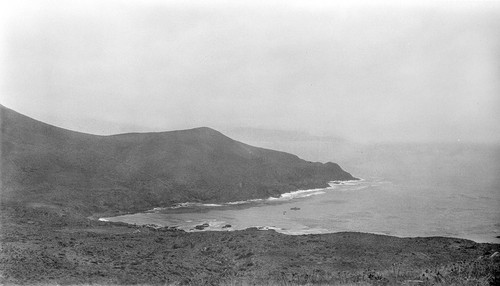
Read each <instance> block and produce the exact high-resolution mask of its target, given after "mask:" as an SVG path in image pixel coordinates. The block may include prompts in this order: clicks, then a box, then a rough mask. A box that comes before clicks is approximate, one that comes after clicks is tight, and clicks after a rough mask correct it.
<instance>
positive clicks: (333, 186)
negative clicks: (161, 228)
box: [146, 178, 365, 212]
mask: <svg viewBox="0 0 500 286" xmlns="http://www.w3.org/2000/svg"><path fill="white" fill-rule="evenodd" d="M364 181H365V179H363V178H359V180H345V181H341V180H333V181H330V182H328V185H329V186H328V187H326V188H316V189H302V190H297V191H292V192H288V193H282V194H280V196H279V197H268V198H266V199H250V200H243V201H233V202H225V203H220V204H215V203H206V204H204V203H197V202H183V203H177V204H175V205H173V206H170V207H156V208H153V209H151V210H148V211H146V212H159V211H162V210H172V209H180V208H188V207H224V206H234V205H243V204H249V203H256V202H264V201H279V200H292V199H294V198H305V197H309V196H313V195H321V194H324V193H325V192H324V191H326V190H333V189H336V187H337V186H354V185H357V184H355V183H360V182H364ZM302 194H304V195H302Z"/></svg>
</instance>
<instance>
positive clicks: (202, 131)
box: [0, 106, 356, 214]
mask: <svg viewBox="0 0 500 286" xmlns="http://www.w3.org/2000/svg"><path fill="white" fill-rule="evenodd" d="M0 110H1V135H2V136H1V151H2V156H1V169H2V174H1V176H2V201H14V202H24V203H44V204H50V205H55V206H67V207H72V208H74V209H78V210H80V211H83V212H84V213H87V214H91V213H103V212H105V213H113V212H134V211H140V210H145V209H149V208H152V207H159V206H168V205H171V204H174V203H179V202H186V201H194V202H226V201H236V200H245V199H254V198H266V197H270V196H279V195H280V194H282V193H285V192H290V191H295V190H297V189H310V188H320V187H327V186H328V182H329V181H332V180H354V179H356V178H354V177H353V176H351V174H349V173H347V172H345V171H344V170H342V168H341V167H340V166H339V165H337V164H335V163H331V162H329V163H325V164H324V163H319V162H309V161H305V160H302V159H300V158H299V157H297V156H295V155H292V154H288V153H284V152H279V151H274V150H268V149H263V148H258V147H254V146H250V145H247V144H244V143H242V142H238V141H236V140H233V139H231V138H229V137H227V136H225V135H223V134H222V133H220V132H218V131H216V130H213V129H210V128H207V127H202V128H195V129H189V130H180V131H170V132H158V133H128V134H119V135H111V136H98V135H91V134H85V133H79V132H74V131H70V130H66V129H63V128H59V127H56V126H52V125H49V124H46V123H43V122H40V121H37V120H35V119H32V118H29V117H27V116H24V115H21V114H19V113H17V112H15V111H13V110H10V109H8V108H6V107H4V106H1V109H0Z"/></svg>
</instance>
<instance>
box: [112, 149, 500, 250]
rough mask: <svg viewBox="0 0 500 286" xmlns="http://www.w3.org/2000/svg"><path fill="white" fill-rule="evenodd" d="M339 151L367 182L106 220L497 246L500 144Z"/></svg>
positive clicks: (348, 166)
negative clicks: (436, 238) (422, 238)
mask: <svg viewBox="0 0 500 286" xmlns="http://www.w3.org/2000/svg"><path fill="white" fill-rule="evenodd" d="M342 152H343V153H342V154H340V153H339V154H333V155H336V157H338V158H340V159H341V161H345V162H344V163H342V162H340V164H341V166H342V167H343V168H344V169H346V170H347V171H349V172H351V173H352V174H353V175H354V176H357V177H360V178H363V180H361V181H356V182H345V183H342V184H332V187H330V188H327V189H316V190H307V191H301V192H295V193H291V194H285V195H283V196H282V197H281V198H278V199H266V200H258V201H252V202H235V203H233V204H221V205H201V204H184V205H179V206H177V207H174V208H166V209H156V210H154V211H150V212H146V213H138V214H132V215H124V216H119V217H113V218H106V219H107V220H111V221H122V222H127V223H135V224H157V225H161V226H177V227H179V228H181V229H184V230H187V231H196V230H193V229H194V227H195V226H196V225H200V224H203V223H208V224H209V225H210V226H209V227H207V228H206V229H205V230H225V231H227V230H235V229H245V228H248V227H253V226H255V227H262V228H273V229H276V230H277V231H279V232H282V233H286V234H306V233H329V232H339V231H357V232H371V233H381V234H388V235H395V236H402V237H406V236H450V237H461V238H467V239H472V240H474V241H478V242H496V243H500V239H499V238H497V236H500V179H499V176H500V148H498V147H495V146H476V145H472V146H469V145H466V146H464V145H390V146H389V145H384V146H369V147H366V146H365V147H357V148H352V149H349V150H347V151H346V150H343V151H342ZM330 155H332V154H330ZM334 161H335V160H334ZM337 162H339V161H337ZM225 225H231V227H226V228H223V226H225Z"/></svg>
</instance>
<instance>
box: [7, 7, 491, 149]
mask: <svg viewBox="0 0 500 286" xmlns="http://www.w3.org/2000/svg"><path fill="white" fill-rule="evenodd" d="M5 2H13V3H5ZM330 2H332V1H330ZM186 3H189V4H186ZM235 3H236V2H235V1H227V2H223V1H192V2H187V1H152V0H150V1H102V0H101V1H88V0H87V1H4V3H3V4H2V6H1V7H0V10H2V12H1V13H2V15H0V17H1V18H2V19H3V20H2V21H3V22H2V24H3V25H2V26H3V28H2V29H1V31H0V40H1V42H0V43H1V45H0V76H1V82H0V88H1V93H0V103H2V104H3V105H5V106H7V107H9V108H12V109H14V110H16V111H19V112H21V113H24V114H26V115H29V116H31V117H34V118H36V119H39V120H42V121H45V122H48V123H51V124H54V125H57V126H61V127H65V128H69V129H73V130H78V131H82V132H88V133H93V134H113V133H122V132H131V131H166V130H173V129H187V128H192V127H198V126H209V127H212V128H215V129H218V130H221V131H230V130H233V129H238V128H242V127H244V128H246V127H248V128H263V129H271V130H273V129H274V130H291V131H298V132H308V133H310V134H313V135H317V136H333V137H344V138H347V139H351V140H356V141H361V142H367V141H429V140H433V141H457V140H463V141H481V142H483V141H487V142H492V141H494V142H500V5H498V2H492V1H461V2H450V1H448V2H439V3H438V4H436V2H435V1H433V2H427V3H426V4H417V3H418V2H413V3H410V4H408V2H405V3H407V4H405V5H402V4H398V2H376V4H369V3H371V2H349V3H351V4H346V3H347V2H344V4H328V2H323V1H240V2H237V3H238V4H235ZM336 3H337V2H336Z"/></svg>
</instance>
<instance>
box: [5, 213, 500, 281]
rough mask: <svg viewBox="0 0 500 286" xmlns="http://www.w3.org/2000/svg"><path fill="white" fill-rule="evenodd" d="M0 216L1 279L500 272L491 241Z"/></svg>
mask: <svg viewBox="0 0 500 286" xmlns="http://www.w3.org/2000/svg"><path fill="white" fill-rule="evenodd" d="M1 219H2V220H1V232H0V235H1V249H0V282H1V283H2V284H29V285H31V284H53V285H55V284H59V285H63V284H99V285H102V284H127V285H128V284H148V285H149V284H162V285H165V284H173V285H179V284H189V285H239V284H242V285H252V284H255V285H275V284H277V285H303V284H324V285H327V284H328V285H331V284H337V285H338V284H359V285H366V284H377V285H403V284H404V285H410V284H411V283H417V284H419V285H424V284H427V285H431V284H436V283H440V284H443V285H488V284H490V285H495V283H498V281H500V280H498V279H499V275H500V261H499V259H498V256H496V255H495V252H498V251H500V245H498V244H479V243H475V242H472V241H469V240H464V239H456V238H440V237H434V238H396V237H391V236H383V235H374V234H365V233H334V234H321V235H301V236H289V235H284V234H280V233H277V232H275V231H271V230H268V231H261V230H257V229H247V230H244V231H233V232H196V233H186V232H183V231H179V230H174V229H160V230H155V229H152V228H148V227H139V226H132V225H126V224H122V223H108V222H100V221H96V220H90V219H87V218H85V217H83V216H79V215H76V214H73V213H71V212H70V210H64V209H62V210H61V209H57V210H54V209H51V208H47V207H44V206H30V207H21V206H3V207H2V212H1ZM495 279H497V280H495ZM412 281H413V282H412ZM415 281H417V282H415ZM457 281H458V284H457V283H455V282H457ZM469 282H470V283H472V282H474V283H475V284H470V283H469ZM454 283H455V284H454ZM497 285H498V284H497Z"/></svg>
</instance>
